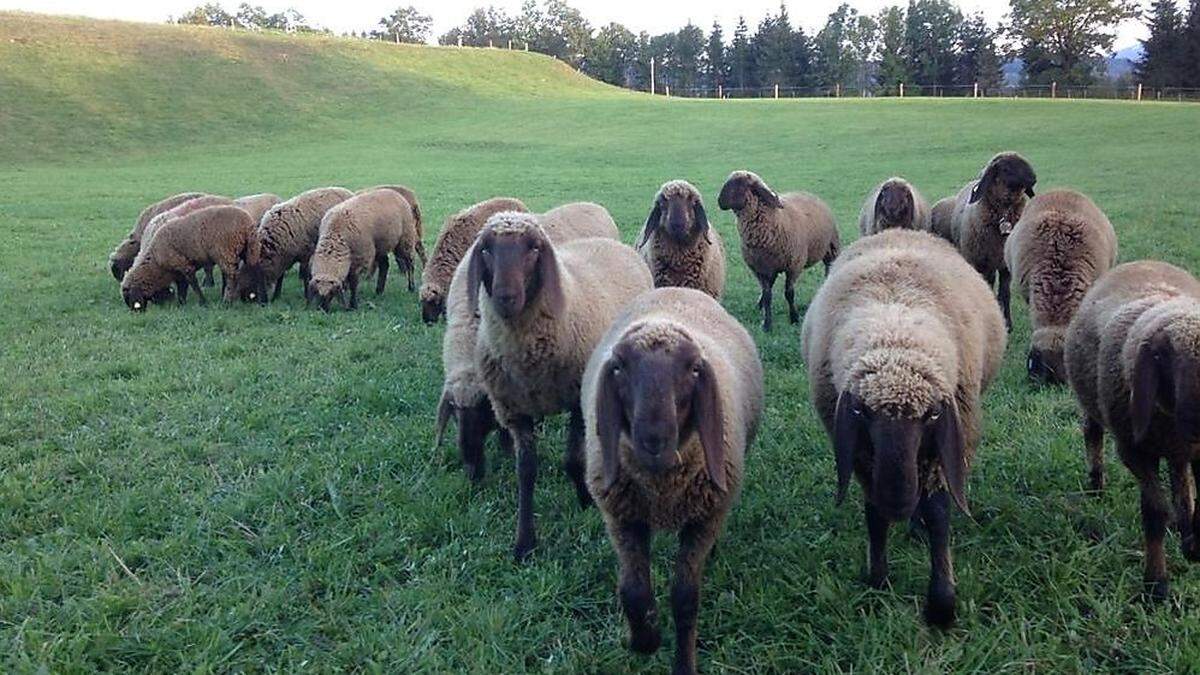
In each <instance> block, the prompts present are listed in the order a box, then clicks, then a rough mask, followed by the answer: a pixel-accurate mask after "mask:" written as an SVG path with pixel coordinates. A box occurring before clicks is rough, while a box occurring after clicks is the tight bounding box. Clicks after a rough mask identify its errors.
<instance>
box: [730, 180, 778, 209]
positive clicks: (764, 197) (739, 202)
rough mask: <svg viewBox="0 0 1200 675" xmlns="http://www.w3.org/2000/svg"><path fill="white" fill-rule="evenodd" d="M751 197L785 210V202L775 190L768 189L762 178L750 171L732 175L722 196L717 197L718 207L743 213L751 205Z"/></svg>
mask: <svg viewBox="0 0 1200 675" xmlns="http://www.w3.org/2000/svg"><path fill="white" fill-rule="evenodd" d="M751 197H756V198H757V199H758V201H759V202H761V203H763V204H766V205H767V206H771V207H774V208H777V209H781V208H783V202H782V201H781V200H780V199H779V195H778V194H776V193H775V191H774V190H772V189H771V188H769V187H767V184H766V183H764V182H763V180H762V179H761V178H759V177H758V176H756V175H754V174H752V173H750V172H749V171H735V172H733V173H732V174H730V176H729V179H728V180H726V181H725V185H724V186H722V187H721V194H720V196H718V197H717V206H719V207H720V208H721V210H722V211H731V210H732V211H741V210H742V209H744V208H746V207H747V206H748V205H749V204H750V199H751Z"/></svg>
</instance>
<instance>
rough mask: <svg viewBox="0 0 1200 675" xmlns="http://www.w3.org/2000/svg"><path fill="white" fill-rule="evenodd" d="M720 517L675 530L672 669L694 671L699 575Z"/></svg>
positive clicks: (714, 539) (698, 610)
mask: <svg viewBox="0 0 1200 675" xmlns="http://www.w3.org/2000/svg"><path fill="white" fill-rule="evenodd" d="M721 520H722V519H721V518H720V517H714V518H710V519H708V520H701V521H696V522H694V523H689V524H688V525H685V526H684V527H683V529H682V530H680V532H679V553H678V555H677V557H676V558H675V580H674V582H673V583H672V584H671V613H672V614H674V615H675V665H674V667H673V668H672V669H671V670H672V672H673V673H676V674H680V673H695V672H696V634H697V628H696V623H697V616H698V615H699V613H700V578H701V576H702V575H703V573H704V561H705V560H707V559H708V554H709V552H711V551H712V547H713V542H715V541H716V540H717V530H718V527H719V525H720V521H721Z"/></svg>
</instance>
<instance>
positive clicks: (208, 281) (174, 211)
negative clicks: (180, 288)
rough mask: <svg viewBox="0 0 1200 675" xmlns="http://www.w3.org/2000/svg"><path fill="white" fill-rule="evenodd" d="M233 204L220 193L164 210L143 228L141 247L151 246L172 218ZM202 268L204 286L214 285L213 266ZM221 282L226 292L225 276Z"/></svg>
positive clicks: (167, 293) (190, 200) (222, 290)
mask: <svg viewBox="0 0 1200 675" xmlns="http://www.w3.org/2000/svg"><path fill="white" fill-rule="evenodd" d="M233 205H234V201H233V200H232V199H230V198H229V197H221V196H218V195H201V196H199V197H196V198H194V199H189V200H187V201H185V202H183V203H181V204H179V205H177V206H175V207H174V208H171V209H169V210H167V211H163V212H162V213H160V214H158V215H157V216H154V217H153V218H151V219H150V222H148V223H146V227H145V228H144V229H143V230H142V240H141V248H142V249H145V248H146V247H147V246H149V245H150V242H151V241H152V240H153V239H154V235H155V233H156V232H158V230H159V228H161V227H162V226H163V225H165V224H166V223H169V222H171V221H172V220H176V219H178V218H182V217H184V216H186V215H188V214H189V213H194V212H196V211H199V210H200V209H206V208H208V207H210V206H233ZM243 210H244V209H243ZM140 253H141V251H139V254H140ZM134 264H137V259H136V258H135V259H134ZM202 269H203V270H204V286H205V287H211V286H214V285H215V283H214V281H213V266H212V265H205V266H204V267H202ZM221 283H222V286H221V293H222V294H224V292H225V279H224V277H222V282H221ZM166 295H170V287H168V288H167V289H166Z"/></svg>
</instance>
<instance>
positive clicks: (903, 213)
mask: <svg viewBox="0 0 1200 675" xmlns="http://www.w3.org/2000/svg"><path fill="white" fill-rule="evenodd" d="M915 215H916V205H915V203H914V200H913V193H912V188H911V187H909V185H908V183H906V182H904V181H903V180H900V179H897V178H893V179H891V180H889V181H888V182H886V183H884V184H883V187H882V188H880V189H879V196H878V197H876V198H875V218H876V219H878V220H880V221H882V222H885V223H888V224H889V225H890V226H892V227H902V228H906V229H912V228H913V225H914V223H913V220H914V218H915Z"/></svg>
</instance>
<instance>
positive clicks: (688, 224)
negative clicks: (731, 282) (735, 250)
mask: <svg viewBox="0 0 1200 675" xmlns="http://www.w3.org/2000/svg"><path fill="white" fill-rule="evenodd" d="M637 247H638V250H640V251H641V252H642V258H644V259H645V260H646V264H647V265H648V266H649V267H650V272H651V274H653V275H654V285H655V286H656V287H660V288H661V287H663V286H682V287H684V288H695V289H699V290H701V291H704V292H705V293H708V294H709V295H711V296H712V297H714V298H716V299H717V300H720V299H721V295H722V294H723V293H724V292H725V246H724V243H723V242H722V241H721V235H720V234H719V233H718V232H717V231H716V230H715V229H714V228H711V227H709V225H708V215H707V214H706V213H705V212H704V200H703V198H701V196H700V191H699V190H697V189H696V188H695V187H693V186H692V184H691V183H688V182H687V181H682V180H675V181H671V182H669V183H666V184H665V185H663V186H662V188H661V189H660V190H659V191H658V194H657V195H655V197H654V208H653V209H651V211H650V217H649V218H647V219H646V225H645V227H643V228H642V236H641V243H640V244H638V246H637Z"/></svg>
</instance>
